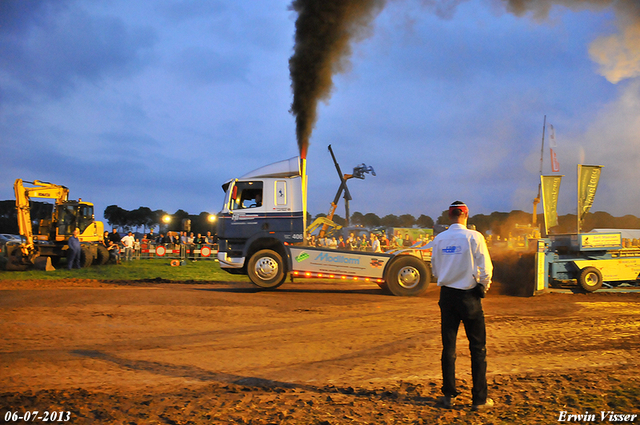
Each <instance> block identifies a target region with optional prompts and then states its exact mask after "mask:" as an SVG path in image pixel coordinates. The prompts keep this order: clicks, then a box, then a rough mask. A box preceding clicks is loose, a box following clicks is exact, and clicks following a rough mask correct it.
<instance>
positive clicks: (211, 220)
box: [207, 214, 218, 223]
mask: <svg viewBox="0 0 640 425" xmlns="http://www.w3.org/2000/svg"><path fill="white" fill-rule="evenodd" d="M207 219H208V220H209V223H213V222H214V221H216V220H217V219H218V217H216V215H215V214H209V217H207Z"/></svg>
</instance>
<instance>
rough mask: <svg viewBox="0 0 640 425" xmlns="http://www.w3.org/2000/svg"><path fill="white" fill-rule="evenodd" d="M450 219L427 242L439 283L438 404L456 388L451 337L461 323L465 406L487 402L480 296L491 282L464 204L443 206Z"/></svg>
mask: <svg viewBox="0 0 640 425" xmlns="http://www.w3.org/2000/svg"><path fill="white" fill-rule="evenodd" d="M449 218H450V219H451V221H452V222H453V224H451V226H449V229H448V230H446V231H444V232H442V233H440V234H439V235H438V236H436V238H435V239H434V240H433V241H432V242H431V244H430V245H431V246H432V247H433V256H432V257H431V265H432V269H433V270H432V273H433V276H434V277H435V278H437V279H438V286H440V287H441V288H440V301H439V303H438V304H439V305H440V317H441V320H442V322H441V330H442V359H441V360H442V381H443V383H442V393H443V394H444V397H443V398H442V399H441V403H442V405H444V406H445V407H447V408H449V407H451V405H452V404H453V399H454V398H455V397H456V396H457V395H458V394H459V392H458V391H457V390H456V337H457V335H458V327H459V326H460V322H462V323H463V325H464V329H465V332H466V334H467V339H468V340H469V351H470V352H471V376H472V378H473V388H472V389H471V396H472V406H471V410H474V411H477V410H485V409H487V408H490V407H493V405H494V402H493V400H492V399H490V398H487V360H486V357H487V349H486V341H487V334H486V328H485V323H484V312H483V311H482V301H481V299H482V298H484V293H485V291H486V290H488V289H489V286H490V285H491V277H492V275H493V264H492V263H491V258H490V257H489V251H488V250H487V244H486V242H485V240H484V237H483V236H482V234H481V233H480V232H477V231H475V230H469V229H467V220H468V218H469V208H468V207H467V206H466V205H465V204H464V203H463V202H460V201H456V202H454V203H453V204H451V206H450V207H449Z"/></svg>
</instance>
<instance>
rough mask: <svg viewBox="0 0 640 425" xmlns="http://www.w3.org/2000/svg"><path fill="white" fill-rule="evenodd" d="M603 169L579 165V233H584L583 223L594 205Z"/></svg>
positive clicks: (598, 166)
mask: <svg viewBox="0 0 640 425" xmlns="http://www.w3.org/2000/svg"><path fill="white" fill-rule="evenodd" d="M601 169H602V165H582V164H578V217H577V218H578V233H580V232H581V231H582V221H583V220H584V217H585V216H586V215H587V213H588V212H589V210H590V209H591V206H592V205H593V200H594V198H595V196H596V189H598V182H599V181H600V171H601Z"/></svg>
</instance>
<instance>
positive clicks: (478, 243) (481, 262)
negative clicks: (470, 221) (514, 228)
mask: <svg viewBox="0 0 640 425" xmlns="http://www.w3.org/2000/svg"><path fill="white" fill-rule="evenodd" d="M429 245H430V246H431V247H432V248H433V254H432V257H431V268H432V274H433V276H434V277H436V278H437V279H438V286H448V287H450V288H456V289H472V288H474V287H475V286H476V285H477V283H481V284H482V285H484V286H485V288H487V289H488V288H489V285H490V284H491V277H492V276H493V264H492V263H491V257H490V256H489V250H488V249H487V243H486V242H485V240H484V236H482V234H481V233H480V232H478V231H475V230H469V229H467V228H465V227H464V226H463V225H461V224H457V223H456V224H452V225H451V226H449V229H448V230H446V231H444V232H442V233H440V234H439V235H438V236H436V238H435V239H434V240H433V241H432V242H431V243H430V244H429Z"/></svg>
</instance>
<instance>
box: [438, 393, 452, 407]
mask: <svg viewBox="0 0 640 425" xmlns="http://www.w3.org/2000/svg"><path fill="white" fill-rule="evenodd" d="M453 399H454V397H451V396H448V395H445V396H444V397H440V399H439V400H438V404H439V405H440V406H442V407H444V408H445V409H451V406H453V405H454V401H453Z"/></svg>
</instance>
